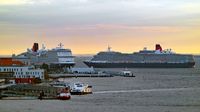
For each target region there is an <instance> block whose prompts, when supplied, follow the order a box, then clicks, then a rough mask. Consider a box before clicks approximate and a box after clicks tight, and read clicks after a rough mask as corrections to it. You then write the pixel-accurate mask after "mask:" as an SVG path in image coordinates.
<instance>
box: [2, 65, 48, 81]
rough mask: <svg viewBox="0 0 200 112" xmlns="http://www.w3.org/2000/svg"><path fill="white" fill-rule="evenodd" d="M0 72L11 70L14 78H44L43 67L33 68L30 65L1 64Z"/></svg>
mask: <svg viewBox="0 0 200 112" xmlns="http://www.w3.org/2000/svg"><path fill="white" fill-rule="evenodd" d="M0 72H13V73H14V76H15V77H16V78H40V79H44V70H43V69H34V68H33V67H30V66H1V67H0Z"/></svg>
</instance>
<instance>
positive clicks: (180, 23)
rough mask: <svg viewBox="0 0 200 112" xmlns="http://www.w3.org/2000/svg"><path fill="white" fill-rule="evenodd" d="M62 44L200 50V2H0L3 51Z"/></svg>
mask: <svg viewBox="0 0 200 112" xmlns="http://www.w3.org/2000/svg"><path fill="white" fill-rule="evenodd" d="M35 42H37V43H39V44H40V47H41V45H42V44H45V46H46V47H47V48H48V49H50V48H54V47H56V46H57V45H58V44H59V43H60V42H61V43H63V44H64V47H65V48H69V49H71V50H72V52H73V54H96V53H98V52H99V51H105V50H106V49H107V47H108V45H109V46H111V47H112V50H114V51H120V52H126V53H132V52H136V51H139V50H141V49H143V48H144V47H147V48H148V49H154V46H155V44H161V46H162V47H163V49H169V48H171V49H172V50H173V51H174V52H176V53H189V54H200V45H199V43H200V0H0V55H11V54H19V53H21V52H24V51H26V50H27V48H31V47H32V45H33V43H35Z"/></svg>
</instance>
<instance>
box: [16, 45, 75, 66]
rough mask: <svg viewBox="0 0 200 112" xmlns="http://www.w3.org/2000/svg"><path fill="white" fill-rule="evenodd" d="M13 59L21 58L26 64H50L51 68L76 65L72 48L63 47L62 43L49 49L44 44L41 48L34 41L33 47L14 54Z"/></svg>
mask: <svg viewBox="0 0 200 112" xmlns="http://www.w3.org/2000/svg"><path fill="white" fill-rule="evenodd" d="M12 58H13V59H16V60H20V61H22V62H24V63H25V64H29V65H35V66H37V65H38V66H40V65H42V64H48V65H49V66H50V68H57V67H59V68H60V67H62V68H63V67H71V66H74V65H75V62H74V56H73V55H72V52H71V50H70V49H65V48H63V44H62V43H60V44H59V45H58V47H56V48H53V49H50V50H47V49H46V48H45V47H44V45H43V46H42V49H39V45H38V43H34V45H33V48H32V49H27V52H24V53H21V54H19V55H17V56H15V55H13V56H12Z"/></svg>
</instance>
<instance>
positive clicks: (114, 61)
mask: <svg viewBox="0 0 200 112" xmlns="http://www.w3.org/2000/svg"><path fill="white" fill-rule="evenodd" d="M84 63H85V64H86V65H88V66H89V67H94V68H190V67H194V65H195V61H194V58H193V55H189V54H176V53H174V52H172V50H171V49H167V50H163V49H162V47H161V46H160V45H159V44H156V48H155V50H147V48H144V49H143V50H140V51H139V52H134V53H132V54H128V53H120V52H115V51H111V48H110V47H108V51H105V52H99V53H98V54H97V55H95V56H94V57H93V58H92V59H91V60H86V61H84Z"/></svg>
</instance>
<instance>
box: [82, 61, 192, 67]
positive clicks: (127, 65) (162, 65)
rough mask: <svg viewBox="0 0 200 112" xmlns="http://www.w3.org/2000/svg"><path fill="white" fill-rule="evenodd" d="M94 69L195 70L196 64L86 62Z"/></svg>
mask: <svg viewBox="0 0 200 112" xmlns="http://www.w3.org/2000/svg"><path fill="white" fill-rule="evenodd" d="M84 63H85V64H86V65H87V66H89V67H94V68H193V67H194V65H195V63H194V62H191V63H93V62H89V61H85V62H84Z"/></svg>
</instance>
